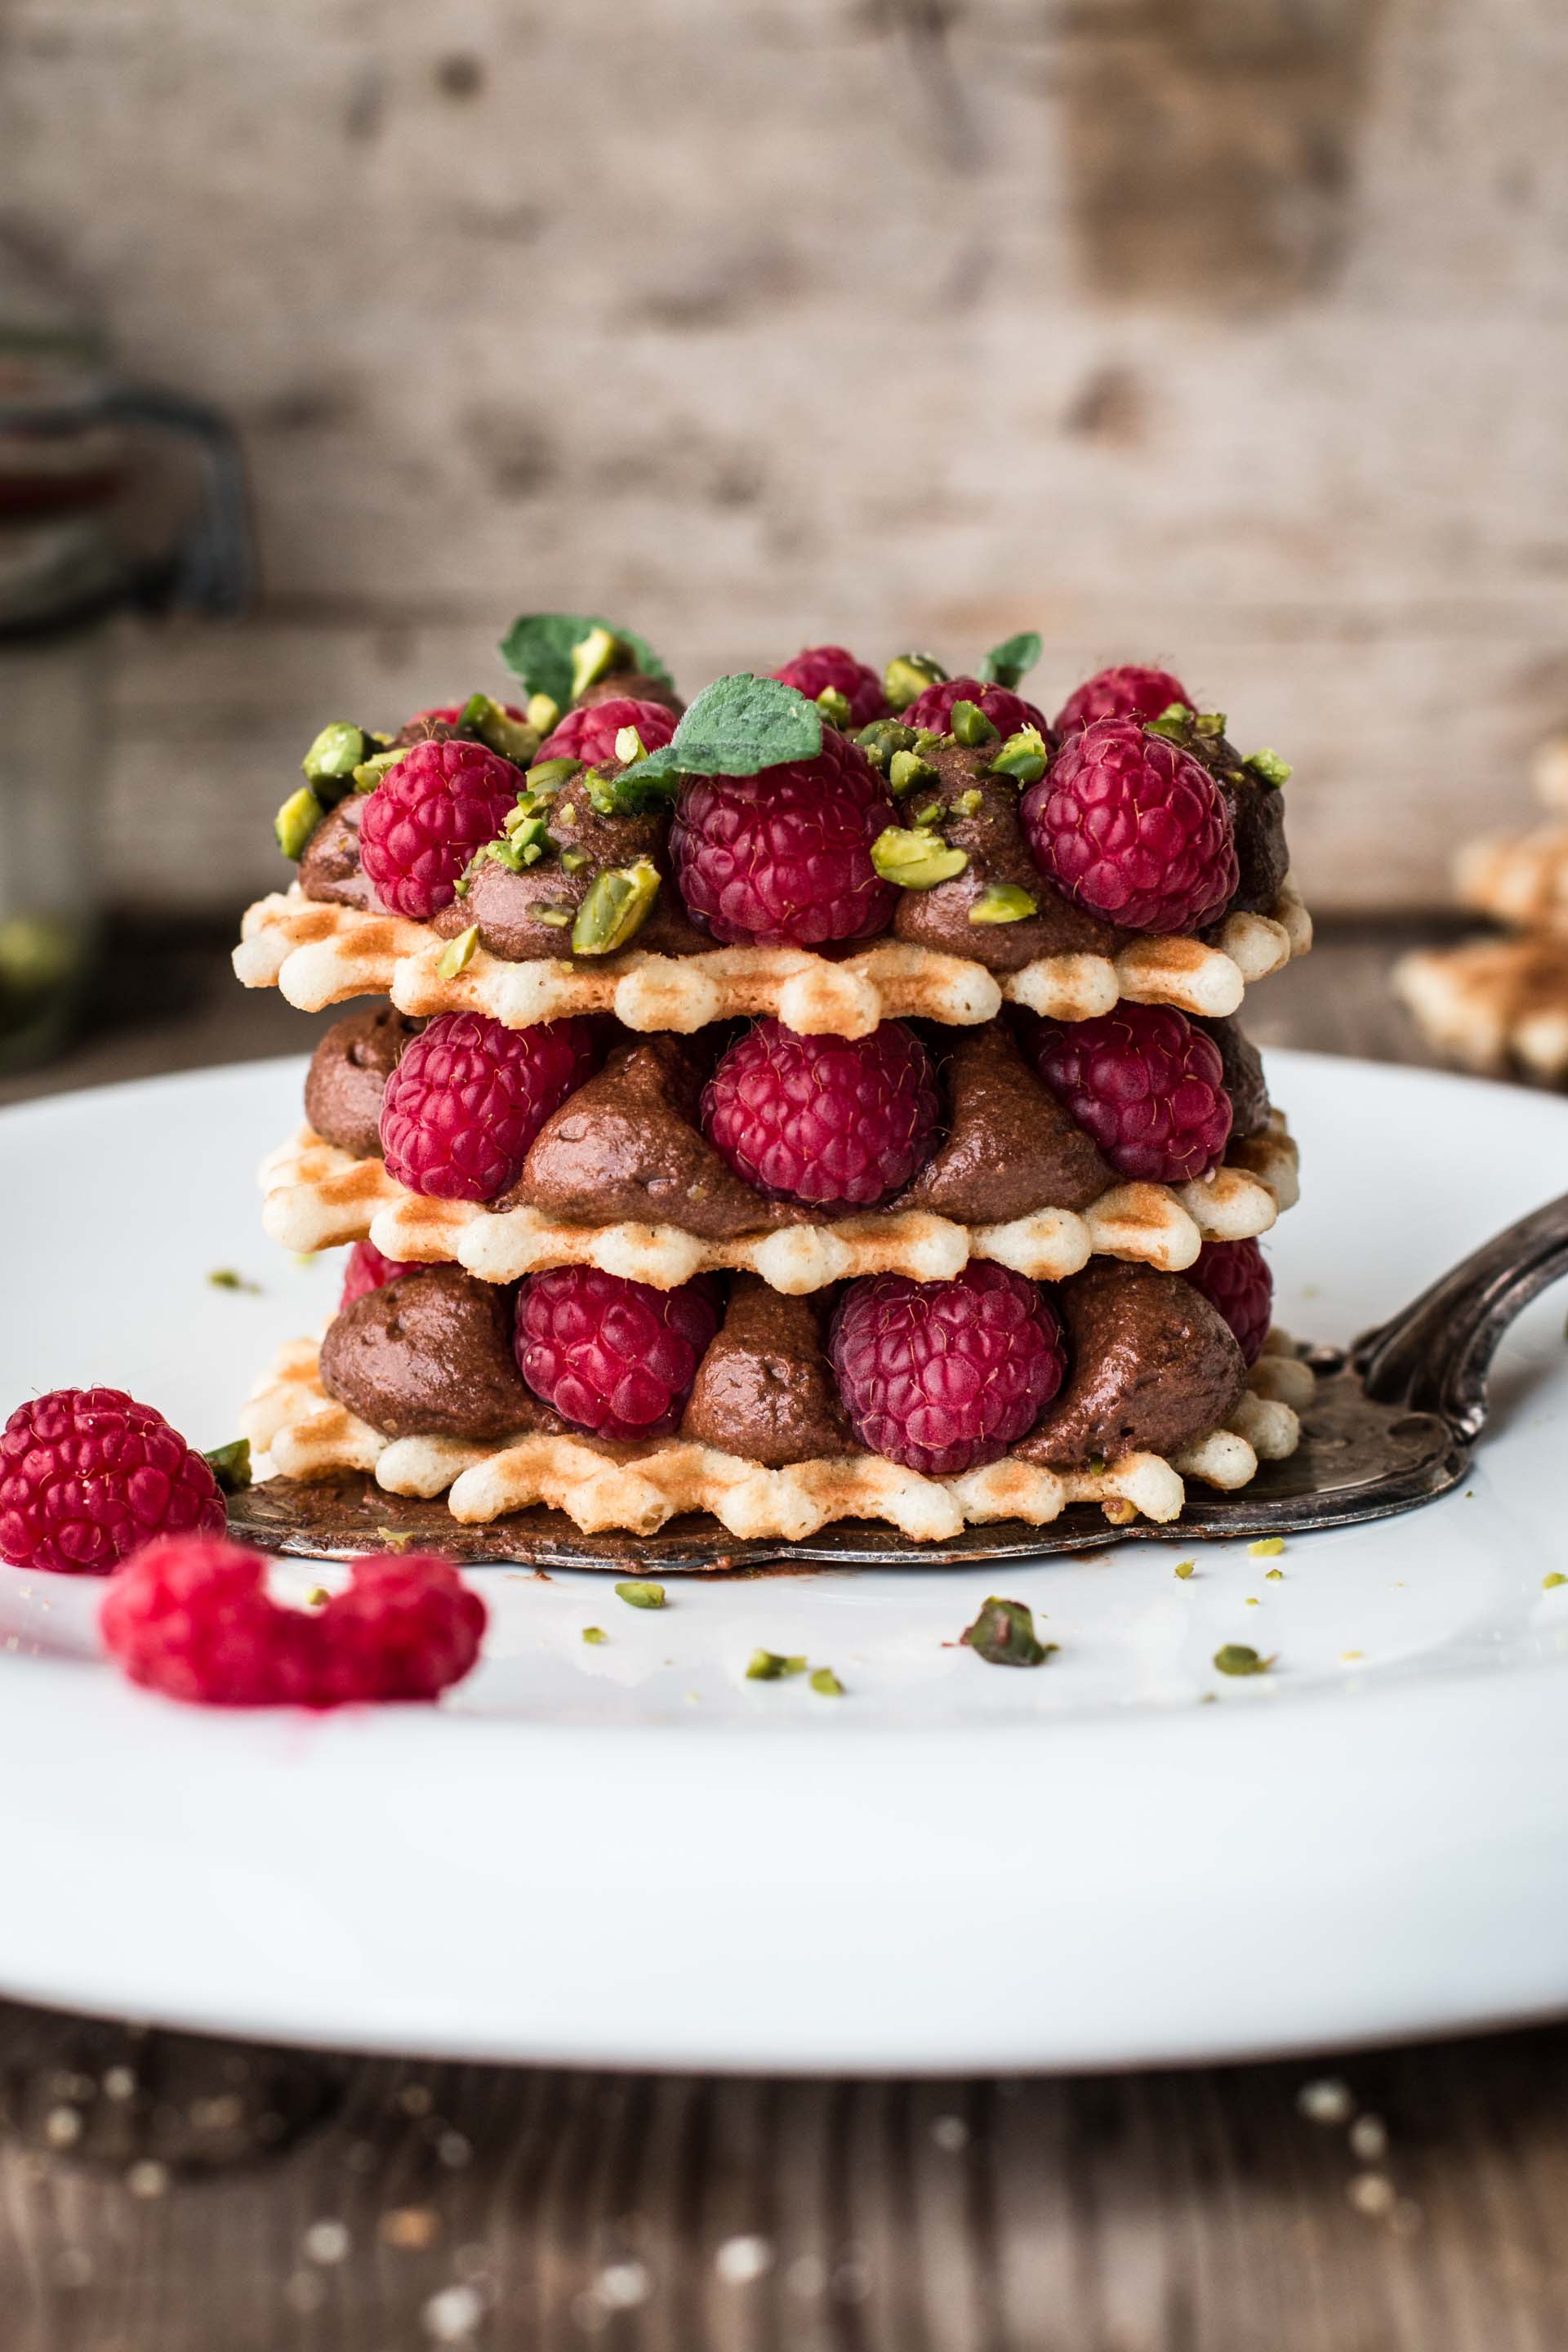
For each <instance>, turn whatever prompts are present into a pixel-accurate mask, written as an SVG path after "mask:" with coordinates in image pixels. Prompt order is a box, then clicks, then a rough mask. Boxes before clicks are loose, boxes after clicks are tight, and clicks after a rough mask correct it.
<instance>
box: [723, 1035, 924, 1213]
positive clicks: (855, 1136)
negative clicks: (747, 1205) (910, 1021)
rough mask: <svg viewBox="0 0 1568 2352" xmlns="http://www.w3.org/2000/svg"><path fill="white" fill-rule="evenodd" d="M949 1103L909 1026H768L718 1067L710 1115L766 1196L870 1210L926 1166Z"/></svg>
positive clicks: (736, 1163) (738, 1164)
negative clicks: (862, 1032) (817, 1032)
mask: <svg viewBox="0 0 1568 2352" xmlns="http://www.w3.org/2000/svg"><path fill="white" fill-rule="evenodd" d="M941 1109H942V1106H941V1100H940V1097H939V1096H938V1094H937V1087H936V1073H935V1071H934V1070H933V1069H932V1067H931V1056H930V1055H929V1054H928V1053H927V1052H926V1049H925V1047H924V1046H923V1045H921V1042H920V1039H919V1038H918V1037H917V1036H916V1035H915V1034H914V1032H913V1030H912V1029H907V1028H906V1027H905V1026H904V1024H903V1023H902V1022H901V1021H884V1022H883V1024H882V1025H881V1027H880V1028H879V1029H876V1030H873V1031H872V1033H871V1034H870V1036H868V1037H853V1038H850V1037H799V1036H796V1034H795V1031H794V1030H793V1029H786V1028H784V1025H783V1024H782V1023H780V1022H777V1021H759V1022H758V1023H757V1024H756V1025H755V1027H754V1028H752V1029H750V1030H748V1031H747V1033H746V1034H745V1035H744V1036H743V1037H741V1038H739V1039H737V1041H736V1043H735V1044H734V1045H731V1048H730V1050H729V1052H728V1053H727V1054H726V1055H724V1057H723V1059H722V1060H721V1063H720V1064H719V1066H718V1068H717V1069H716V1070H715V1071H714V1073H713V1076H712V1077H711V1078H710V1081H709V1083H708V1086H707V1087H706V1088H705V1089H704V1092H703V1096H702V1112H701V1118H702V1131H703V1133H704V1134H705V1135H706V1136H707V1138H708V1139H709V1141H710V1143H711V1144H712V1145H713V1146H714V1148H715V1150H718V1151H720V1152H721V1153H722V1155H723V1157H724V1158H725V1159H726V1160H728V1161H729V1163H730V1165H731V1168H732V1169H733V1170H734V1171H735V1173H736V1175H737V1176H740V1177H742V1178H743V1179H744V1181H746V1182H747V1183H748V1184H754V1185H755V1186H756V1188H757V1190H758V1191H759V1192H766V1193H768V1194H770V1195H771V1196H773V1198H774V1199H781V1198H782V1199H784V1200H790V1201H805V1202H811V1203H812V1204H813V1205H817V1204H820V1203H825V1202H845V1203H847V1204H852V1205H853V1206H855V1207H857V1208H868V1207H869V1206H870V1204H871V1203H872V1202H874V1201H881V1200H885V1199H886V1197H887V1195H888V1194H889V1192H898V1191H899V1190H900V1187H901V1186H903V1185H905V1184H907V1183H908V1182H909V1181H910V1177H911V1176H913V1175H914V1173H915V1171H917V1169H919V1168H920V1167H921V1165H922V1164H923V1163H924V1161H925V1160H926V1158H927V1156H928V1154H929V1151H930V1149H931V1141H932V1139H933V1138H934V1136H935V1133H936V1127H937V1121H938V1119H939V1118H940V1116H941Z"/></svg>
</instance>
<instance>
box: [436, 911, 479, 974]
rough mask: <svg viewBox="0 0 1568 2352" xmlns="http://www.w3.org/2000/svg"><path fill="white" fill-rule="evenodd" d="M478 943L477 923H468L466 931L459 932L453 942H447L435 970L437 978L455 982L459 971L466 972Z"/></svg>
mask: <svg viewBox="0 0 1568 2352" xmlns="http://www.w3.org/2000/svg"><path fill="white" fill-rule="evenodd" d="M478 946H479V925H478V923H470V924H469V925H468V929H467V930H466V931H459V932H458V936H457V938H456V939H455V940H448V941H447V945H446V946H445V947H444V948H443V949H442V950H441V953H440V956H439V958H438V959H437V964H436V970H437V974H438V975H439V977H440V978H441V979H442V980H456V979H457V977H458V973H459V972H460V971H467V970H468V966H469V964H471V963H472V962H473V960H474V950H475V949H476V948H477V947H478Z"/></svg>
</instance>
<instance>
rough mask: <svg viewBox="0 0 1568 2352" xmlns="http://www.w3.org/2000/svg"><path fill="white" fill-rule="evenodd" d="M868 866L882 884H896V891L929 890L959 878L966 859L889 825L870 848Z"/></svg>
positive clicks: (927, 837) (933, 840)
mask: <svg viewBox="0 0 1568 2352" xmlns="http://www.w3.org/2000/svg"><path fill="white" fill-rule="evenodd" d="M871 863H872V865H873V866H875V867H876V869H877V871H878V873H879V875H880V876H881V877H882V879H883V881H884V882H896V883H897V884H898V886H899V887H900V890H931V889H934V888H935V887H936V885H937V884H938V883H939V882H951V881H952V877H953V876H954V875H955V874H962V873H963V869H964V867H965V866H967V865H968V863H969V859H968V857H967V856H965V855H964V852H963V850H962V849H948V848H946V847H945V846H944V845H943V844H942V842H941V841H939V840H937V839H936V837H935V836H934V835H931V834H929V833H917V832H913V831H910V830H907V829H906V828H904V827H903V826H900V825H896V824H889V825H887V826H885V827H884V828H883V830H882V831H881V832H880V833H879V835H877V838H876V840H875V841H874V842H873V843H872V844H871Z"/></svg>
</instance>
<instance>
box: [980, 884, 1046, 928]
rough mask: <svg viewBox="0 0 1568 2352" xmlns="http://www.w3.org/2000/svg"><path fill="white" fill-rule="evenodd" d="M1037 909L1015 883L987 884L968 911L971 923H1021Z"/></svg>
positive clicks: (1032, 900) (1024, 891) (1037, 910)
mask: <svg viewBox="0 0 1568 2352" xmlns="http://www.w3.org/2000/svg"><path fill="white" fill-rule="evenodd" d="M1038 912H1039V908H1037V905H1036V903H1035V901H1034V899H1033V898H1030V896H1029V894H1028V892H1027V891H1026V889H1024V888H1023V887H1021V886H1020V885H1019V884H1018V883H1016V882H988V883H987V884H986V885H985V887H984V890H982V892H981V893H980V896H979V898H976V900H975V901H974V904H973V907H971V908H970V909H969V919H970V921H971V922H972V923H1022V922H1026V921H1027V919H1028V918H1029V917H1030V916H1031V915H1035V914H1037V913H1038Z"/></svg>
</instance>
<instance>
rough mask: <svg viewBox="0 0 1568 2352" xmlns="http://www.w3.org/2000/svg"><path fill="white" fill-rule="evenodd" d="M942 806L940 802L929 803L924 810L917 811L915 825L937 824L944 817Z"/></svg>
mask: <svg viewBox="0 0 1568 2352" xmlns="http://www.w3.org/2000/svg"><path fill="white" fill-rule="evenodd" d="M941 815H942V803H941V802H940V801H927V803H926V804H925V806H924V808H922V809H916V811H915V823H916V824H935V823H936V821H937V819H938V818H939V817H940V816H941Z"/></svg>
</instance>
